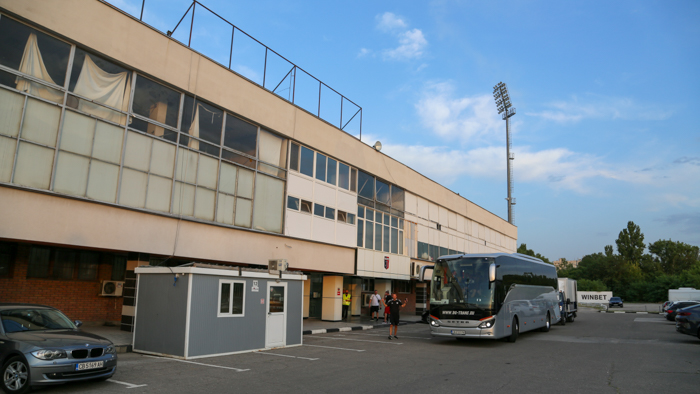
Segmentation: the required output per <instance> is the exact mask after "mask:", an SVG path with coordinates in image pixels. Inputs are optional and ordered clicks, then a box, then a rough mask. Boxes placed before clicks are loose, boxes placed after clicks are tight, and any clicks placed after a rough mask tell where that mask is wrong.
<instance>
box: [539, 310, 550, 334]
mask: <svg viewBox="0 0 700 394" xmlns="http://www.w3.org/2000/svg"><path fill="white" fill-rule="evenodd" d="M551 325H552V322H551V320H549V312H547V322H546V323H545V324H544V327H542V328H540V331H542V332H547V331H549V329H550V327H551Z"/></svg>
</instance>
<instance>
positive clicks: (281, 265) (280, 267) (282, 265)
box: [267, 259, 289, 271]
mask: <svg viewBox="0 0 700 394" xmlns="http://www.w3.org/2000/svg"><path fill="white" fill-rule="evenodd" d="M267 268H268V269H269V270H270V271H286V270H287V268H289V263H288V262H287V260H284V259H280V260H269V261H268V267H267Z"/></svg>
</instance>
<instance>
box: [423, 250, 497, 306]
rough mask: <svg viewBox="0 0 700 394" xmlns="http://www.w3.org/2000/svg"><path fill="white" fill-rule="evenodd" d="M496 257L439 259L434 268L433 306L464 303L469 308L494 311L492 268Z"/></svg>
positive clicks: (431, 295) (431, 300)
mask: <svg viewBox="0 0 700 394" xmlns="http://www.w3.org/2000/svg"><path fill="white" fill-rule="evenodd" d="M492 263H494V259H493V258H489V257H483V258H462V259H454V260H447V261H445V260H438V261H437V262H436V263H435V267H434V268H433V277H432V285H431V292H430V305H433V306H437V305H447V304H461V305H463V306H464V307H466V308H476V309H493V288H495V286H489V266H490V265H491V264H492Z"/></svg>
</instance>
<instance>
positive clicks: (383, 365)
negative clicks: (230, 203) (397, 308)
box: [41, 310, 700, 394]
mask: <svg viewBox="0 0 700 394" xmlns="http://www.w3.org/2000/svg"><path fill="white" fill-rule="evenodd" d="M387 335H388V329H375V330H368V331H351V332H340V333H328V334H321V335H306V336H304V345H303V346H299V347H293V348H286V349H275V350H270V351H263V352H255V353H244V354H238V355H230V356H223V357H212V358H203V359H197V360H192V361H180V360H174V359H167V358H160V357H151V356H145V355H139V354H134V353H127V354H121V355H120V356H119V357H120V358H119V367H118V370H117V373H116V374H115V375H114V377H113V379H111V380H110V381H106V382H86V383H78V384H70V385H65V386H56V387H49V388H45V389H42V390H41V392H43V393H47V394H49V393H51V394H53V393H93V392H95V393H97V392H100V393H124V392H129V393H161V392H162V393H194V392H232V391H242V392H270V393H280V392H299V391H303V392H318V393H322V392H356V391H366V392H382V393H407V392H429V391H430V392H465V391H470V392H487V393H491V392H528V393H534V392H537V393H549V392H551V393H561V392H567V393H569V392H573V393H591V392H607V393H657V392H666V391H669V390H673V391H674V392H697V389H698V387H700V340H699V339H698V338H695V337H692V336H689V335H682V334H679V333H677V332H676V331H675V326H674V323H672V322H669V321H667V320H665V319H664V318H663V316H659V315H651V314H649V315H647V314H630V313H626V314H606V313H595V312H593V311H592V310H589V311H588V312H582V313H579V316H578V318H577V319H576V321H575V322H574V323H568V324H567V325H566V326H553V327H552V329H551V330H550V331H549V332H547V333H543V332H529V333H524V334H522V335H521V336H520V337H519V338H518V341H517V342H516V343H506V342H502V341H481V340H465V341H457V340H450V339H437V338H432V337H431V336H430V333H429V328H428V326H427V325H425V324H412V325H407V326H400V327H399V340H388V339H387Z"/></svg>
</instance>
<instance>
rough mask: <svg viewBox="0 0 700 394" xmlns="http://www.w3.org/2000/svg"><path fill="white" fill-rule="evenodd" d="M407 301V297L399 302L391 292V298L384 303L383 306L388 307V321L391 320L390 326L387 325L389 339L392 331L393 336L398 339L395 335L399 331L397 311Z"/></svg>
mask: <svg viewBox="0 0 700 394" xmlns="http://www.w3.org/2000/svg"><path fill="white" fill-rule="evenodd" d="M407 301H408V299H405V300H404V301H403V302H401V301H399V300H398V299H397V297H396V294H393V295H392V296H391V300H389V302H385V303H384V306H385V307H387V308H389V321H390V322H391V326H389V339H391V334H392V332H393V334H394V338H396V339H399V337H398V336H396V334H398V331H399V311H400V310H401V308H403V307H405V306H406V302H407Z"/></svg>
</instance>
